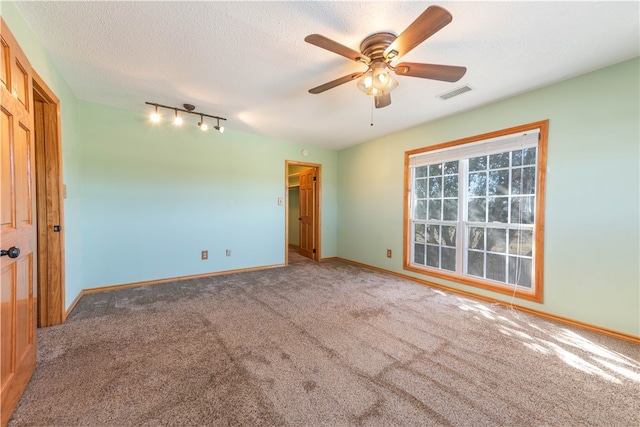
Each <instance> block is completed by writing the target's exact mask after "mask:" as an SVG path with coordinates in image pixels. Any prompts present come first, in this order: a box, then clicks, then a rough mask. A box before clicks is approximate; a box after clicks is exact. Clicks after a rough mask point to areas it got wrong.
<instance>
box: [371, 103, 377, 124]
mask: <svg viewBox="0 0 640 427" xmlns="http://www.w3.org/2000/svg"><path fill="white" fill-rule="evenodd" d="M372 99H373V102H372V103H371V126H373V104H375V103H376V98H375V96H373V97H372Z"/></svg>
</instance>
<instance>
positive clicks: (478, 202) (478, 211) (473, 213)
mask: <svg viewBox="0 0 640 427" xmlns="http://www.w3.org/2000/svg"><path fill="white" fill-rule="evenodd" d="M486 200H487V199H485V198H484V197H479V198H476V199H471V200H470V201H469V221H478V222H485V221H486V220H487V219H486V218H487V215H486V214H487V207H486V203H487V201H486Z"/></svg>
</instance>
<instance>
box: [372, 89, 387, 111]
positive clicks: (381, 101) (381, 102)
mask: <svg viewBox="0 0 640 427" xmlns="http://www.w3.org/2000/svg"><path fill="white" fill-rule="evenodd" d="M374 99H375V103H376V108H384V107H386V106H388V105H391V94H390V93H387V94H385V95H380V96H376V97H374Z"/></svg>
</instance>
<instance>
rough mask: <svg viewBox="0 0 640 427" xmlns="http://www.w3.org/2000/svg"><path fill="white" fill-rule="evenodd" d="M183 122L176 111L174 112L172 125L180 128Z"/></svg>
mask: <svg viewBox="0 0 640 427" xmlns="http://www.w3.org/2000/svg"><path fill="white" fill-rule="evenodd" d="M182 123H183V120H182V117H180V116H178V110H176V115H175V117H174V118H173V124H174V125H176V126H182Z"/></svg>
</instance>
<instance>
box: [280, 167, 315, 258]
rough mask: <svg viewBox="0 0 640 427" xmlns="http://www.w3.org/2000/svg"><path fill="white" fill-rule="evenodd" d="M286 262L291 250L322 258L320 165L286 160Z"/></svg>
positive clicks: (308, 256) (305, 255)
mask: <svg viewBox="0 0 640 427" xmlns="http://www.w3.org/2000/svg"><path fill="white" fill-rule="evenodd" d="M285 172H286V177H287V180H286V183H285V192H286V204H285V212H286V213H285V265H289V254H290V252H293V253H297V254H299V255H302V256H304V257H306V258H309V259H312V260H314V261H320V260H321V244H320V243H321V242H320V235H321V233H320V218H321V213H322V200H321V199H322V198H321V194H322V165H319V164H316V163H305V162H297V161H292V160H287V161H286V162H285Z"/></svg>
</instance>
